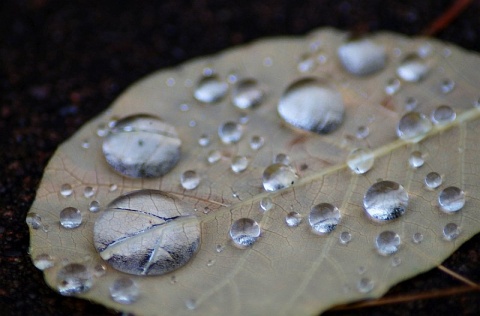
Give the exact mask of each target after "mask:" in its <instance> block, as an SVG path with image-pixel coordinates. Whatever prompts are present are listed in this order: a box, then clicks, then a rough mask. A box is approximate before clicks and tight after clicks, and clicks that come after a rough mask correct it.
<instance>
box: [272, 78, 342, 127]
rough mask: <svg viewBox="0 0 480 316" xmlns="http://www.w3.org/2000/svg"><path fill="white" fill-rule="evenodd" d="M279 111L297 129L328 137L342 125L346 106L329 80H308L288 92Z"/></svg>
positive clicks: (281, 101)
mask: <svg viewBox="0 0 480 316" xmlns="http://www.w3.org/2000/svg"><path fill="white" fill-rule="evenodd" d="M277 110H278V113H279V114H280V116H281V117H282V118H283V119H284V120H285V121H286V122H287V123H289V124H291V125H293V126H295V127H298V128H301V129H304V130H307V131H311V132H315V133H319V134H329V133H331V132H333V131H335V130H336V129H337V128H338V127H339V126H340V124H341V123H342V122H343V114H344V111H345V106H344V104H343V100H342V96H341V95H340V93H339V92H338V91H337V90H336V89H335V88H333V87H332V86H330V85H329V84H328V83H327V82H326V80H317V79H313V78H306V79H301V80H299V81H296V82H294V83H293V84H291V85H290V86H289V87H288V88H287V90H286V91H285V93H284V94H283V95H282V97H281V99H280V102H279V103H278V107H277Z"/></svg>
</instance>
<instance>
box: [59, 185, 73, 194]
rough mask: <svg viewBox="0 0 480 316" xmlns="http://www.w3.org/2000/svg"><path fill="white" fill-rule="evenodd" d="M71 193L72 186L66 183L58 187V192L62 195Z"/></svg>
mask: <svg viewBox="0 0 480 316" xmlns="http://www.w3.org/2000/svg"><path fill="white" fill-rule="evenodd" d="M72 193H73V189H72V186H71V185H70V184H68V183H65V184H62V186H61V187H60V194H61V195H63V196H64V197H67V196H70V195H72Z"/></svg>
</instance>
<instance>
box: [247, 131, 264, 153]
mask: <svg viewBox="0 0 480 316" xmlns="http://www.w3.org/2000/svg"><path fill="white" fill-rule="evenodd" d="M264 144H265V139H264V138H263V137H262V136H257V135H255V136H252V138H250V148H252V149H253V150H259V149H260V148H262V147H263V145H264Z"/></svg>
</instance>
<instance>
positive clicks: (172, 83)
mask: <svg viewBox="0 0 480 316" xmlns="http://www.w3.org/2000/svg"><path fill="white" fill-rule="evenodd" d="M165 83H166V84H167V86H168V87H173V86H174V85H175V78H168V79H167V81H166V82H165Z"/></svg>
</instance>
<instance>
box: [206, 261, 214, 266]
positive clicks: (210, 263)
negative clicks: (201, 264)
mask: <svg viewBox="0 0 480 316" xmlns="http://www.w3.org/2000/svg"><path fill="white" fill-rule="evenodd" d="M214 264H215V260H213V259H210V260H208V261H207V267H211V266H213V265H214Z"/></svg>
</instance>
